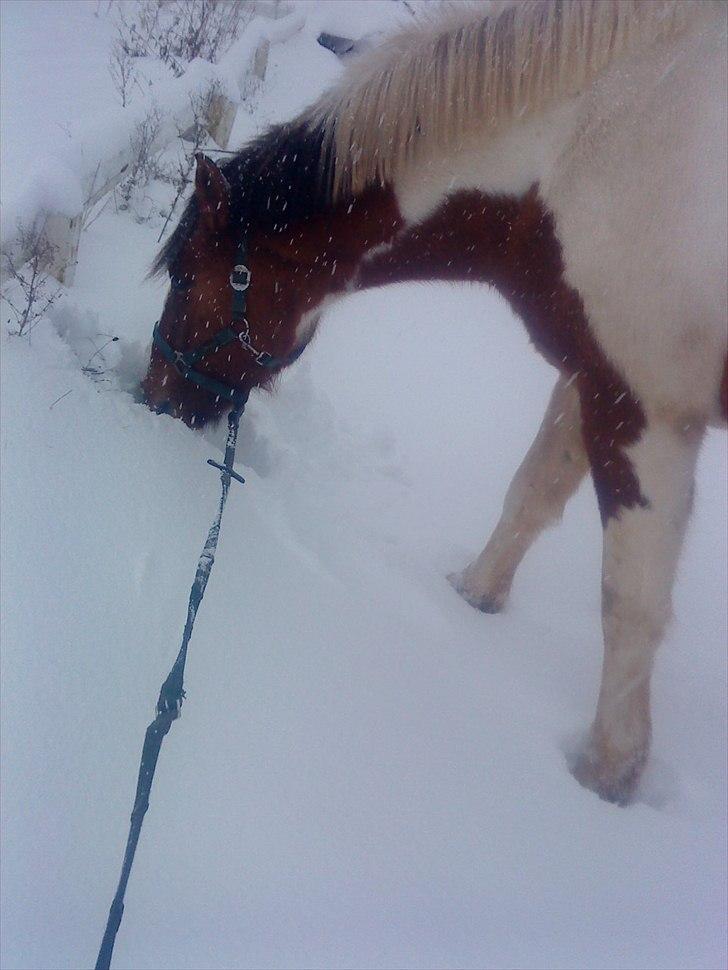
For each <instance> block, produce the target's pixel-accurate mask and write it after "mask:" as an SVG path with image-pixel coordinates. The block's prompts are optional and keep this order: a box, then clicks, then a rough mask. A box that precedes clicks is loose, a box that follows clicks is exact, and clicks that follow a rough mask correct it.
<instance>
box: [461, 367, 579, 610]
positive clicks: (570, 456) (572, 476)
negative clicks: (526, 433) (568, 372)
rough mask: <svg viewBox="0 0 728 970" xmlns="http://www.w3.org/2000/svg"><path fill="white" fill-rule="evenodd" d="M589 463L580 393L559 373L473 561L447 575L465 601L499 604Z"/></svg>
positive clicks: (489, 605)
mask: <svg viewBox="0 0 728 970" xmlns="http://www.w3.org/2000/svg"><path fill="white" fill-rule="evenodd" d="M588 468H589V462H588V459H587V456H586V452H585V451H584V444H583V440H582V434H581V414H580V407H579V395H578V392H577V389H576V387H575V385H574V382H573V381H571V382H570V381H567V380H566V379H564V378H560V379H559V380H558V381H557V383H556V387H555V388H554V391H553V393H552V395H551V400H550V401H549V404H548V407H547V408H546V414H545V415H544V418H543V421H542V423H541V427H540V429H539V432H538V434H537V435H536V438H535V440H534V442H533V444H532V445H531V447H530V448H529V450H528V453H527V454H526V457H525V458H524V459H523V462H522V463H521V465H520V467H519V469H518V471H517V472H516V474H515V476H514V478H513V481H512V482H511V485H510V487H509V489H508V493H507V494H506V498H505V501H504V503H503V513H502V515H501V517H500V520H499V522H498V525H497V526H496V528H495V531H494V532H493V535H492V536H491V537H490V539H489V540H488V543H487V545H486V546H485V549H483V551H482V552H481V554H480V555H479V556H478V558H477V559H476V560H475V561H474V562H472V563H471V564H470V565H469V566H468V567H467V568H466V569H464V570H463V572H462V573H458V574H453V575H451V576H449V577H448V579H449V580H450V582H451V583H452V585H453V586H454V587H455V589H456V590H457V591H458V592H459V593H460V595H461V596H462V597H463V598H464V599H465V600H467V601H468V603H470V604H471V605H472V606H475V607H476V608H477V609H479V610H483V612H485V613H498V612H500V610H502V609H503V607H504V605H505V602H506V599H507V597H508V594H509V592H510V589H511V584H512V583H513V577H514V576H515V573H516V569H517V568H518V565H519V564H520V562H521V560H522V559H523V557H524V556H525V554H526V552H527V551H528V549H529V548H530V546H531V545H532V544H533V542H534V541H535V539H536V538H537V537H538V536H539V535H540V533H541V532H542V531H543V530H544V529H545V528H546V526H548V525H550V524H551V523H552V522H556V521H558V520H559V519H560V518H561V515H562V513H563V511H564V506H565V505H566V503H567V501H568V500H569V498H570V497H571V495H572V494H573V493H574V492H575V491H576V489H577V487H578V485H579V483H580V482H581V480H582V478H583V477H584V475H585V474H586V472H587V471H588Z"/></svg>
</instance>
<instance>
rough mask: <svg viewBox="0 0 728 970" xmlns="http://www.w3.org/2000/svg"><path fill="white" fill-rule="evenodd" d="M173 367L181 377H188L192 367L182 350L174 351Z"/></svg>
mask: <svg viewBox="0 0 728 970" xmlns="http://www.w3.org/2000/svg"><path fill="white" fill-rule="evenodd" d="M172 367H174V369H175V370H176V371H177V373H178V374H179V375H180V376H181V377H186V376H187V372H188V371H189V369H190V365H189V364H188V363H187V361H186V360H185V355H184V354H183V353H182V352H181V351H180V350H175V351H174V360H173V361H172Z"/></svg>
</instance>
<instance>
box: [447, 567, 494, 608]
mask: <svg viewBox="0 0 728 970" xmlns="http://www.w3.org/2000/svg"><path fill="white" fill-rule="evenodd" d="M447 581H448V583H450V585H451V586H452V588H453V589H454V590H455V591H456V592H457V593H458V594H459V595H460V596H462V598H463V599H464V600H465V602H466V603H469V604H470V605H471V606H474V607H475V609H476V610H480V612H481V613H500V612H501V611H502V609H503V607H504V606H505V601H504V600H502V599H499V598H498V597H495V596H491V595H490V594H488V593H479V592H477V591H475V590H472V589H470V587H469V586H468V584H467V581H466V580H465V577H464V573H450V575H449V576H448V577H447Z"/></svg>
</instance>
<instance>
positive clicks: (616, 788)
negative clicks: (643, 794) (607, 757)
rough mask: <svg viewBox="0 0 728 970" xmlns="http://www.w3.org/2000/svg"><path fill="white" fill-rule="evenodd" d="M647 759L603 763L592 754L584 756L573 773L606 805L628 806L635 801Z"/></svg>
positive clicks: (581, 756)
mask: <svg viewBox="0 0 728 970" xmlns="http://www.w3.org/2000/svg"><path fill="white" fill-rule="evenodd" d="M644 764H645V759H644V758H642V757H639V758H637V757H636V758H633V759H627V760H626V762H625V761H623V762H620V763H619V764H614V763H610V762H608V761H600V760H599V759H598V758H597V757H595V755H594V754H593V753H589V752H585V753H584V754H581V755H580V756H579V757H578V758H577V760H576V762H575V764H574V765H573V766H572V768H571V773H572V775H573V776H574V778H576V780H577V781H578V782H579V784H580V785H582V786H583V787H584V788H588V789H589V791H593V792H594V793H595V794H596V795H598V796H599V797H600V798H601V799H603V801H605V802H612V804H614V805H622V806H624V805H629V804H630V802H632V801H634V796H635V792H636V791H637V786H638V785H639V780H640V776H641V775H642V769H643V768H644Z"/></svg>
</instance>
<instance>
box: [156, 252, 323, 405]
mask: <svg viewBox="0 0 728 970" xmlns="http://www.w3.org/2000/svg"><path fill="white" fill-rule="evenodd" d="M246 255H247V253H246V245H245V241H244V240H243V241H241V242H240V245H239V246H238V251H237V253H236V254H235V265H234V266H233V271H232V273H231V274H230V286H231V287H232V290H233V324H234V325H237V327H238V329H235V328H234V326H231V327H223V329H222V330H219V331H218V332H217V333H216V334H215V336H214V337H212V338H211V339H210V340H208V341H206V342H205V343H204V344H202V345H201V346H200V347H197V348H195V349H194V350H188V351H187V353H182V352H181V351H179V350H175V349H174V348H173V347H172V346H171V345H170V344H168V343H167V341H166V340H165V339H164V337H163V336H162V331H161V330H160V327H159V321H158V322H157V323H156V324H155V325H154V333H153V335H152V339H153V341H154V345H155V346H156V347H157V348H158V349H159V351H160V352H161V354H162V356H163V357H164V359H165V360H166V361H168V363H170V364H171V365H172V366H173V367H174V369H175V370H176V371H177V373H178V374H180V375H181V376H182V377H184V379H185V380H188V381H192V383H193V384H196V385H197V386H198V387H201V388H203V389H204V390H206V391H209V392H210V393H211V394H214V395H215V396H216V397H221V398H224V399H225V400H227V401H231V402H232V403H233V405H234V407H236V408H242V407H244V406H245V403H246V402H247V400H248V394H249V392H248V391H240V390H238V389H237V388H235V387H231V386H230V385H229V384H225V383H223V382H222V381H218V380H216V379H215V378H214V377H209V376H208V375H207V374H203V373H202V372H201V371H198V370H195V364H196V363H197V362H198V361H199V360H202V358H203V357H207V355H208V354H214V353H215V352H216V351H218V350H220V348H221V347H225V346H226V345H227V344H230V343H233V342H234V341H238V342H239V343H240V344H241V345H242V346H243V347H244V348H245V349H246V350H247V351H248V353H249V354H251V355H252V357H253V359H254V360H255V363H256V364H258V365H259V366H260V367H265V368H266V369H268V370H275V369H277V368H279V367H287V366H288V365H289V364H292V363H293V362H294V361H295V360H298V358H299V357H300V356H301V354H302V353H303V351H304V348H305V344H302V345H301V346H300V347H297V348H296V349H295V350H294V351H293V352H292V353H290V354H289V355H288V356H287V357H273V356H272V355H271V354H269V353H266V351H264V350H257V349H256V348H255V347H254V346H253V344H252V343H251V341H250V327H249V325H248V321H247V318H246V316H245V308H246V302H247V297H246V291H247V289H248V287H249V286H250V278H251V276H250V270H249V269H248V267H247V266H246V265H245V259H246ZM170 279H171V284H172V289H175V290H185V289H188V288H189V286H190V285H191V284H190V283H187V282H185V281H183V280H181V279H179V277H176V276H173V275H171V274H170Z"/></svg>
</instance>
